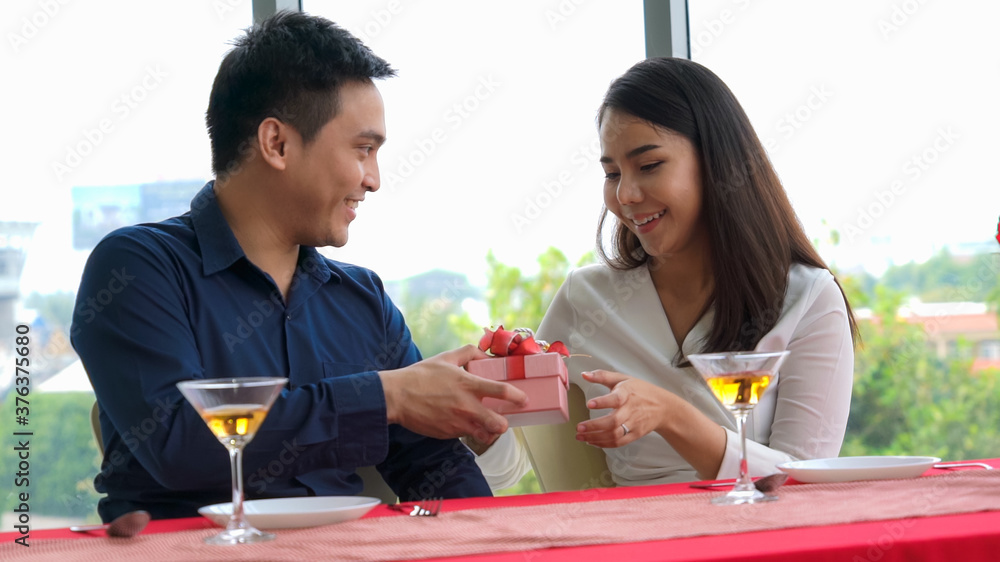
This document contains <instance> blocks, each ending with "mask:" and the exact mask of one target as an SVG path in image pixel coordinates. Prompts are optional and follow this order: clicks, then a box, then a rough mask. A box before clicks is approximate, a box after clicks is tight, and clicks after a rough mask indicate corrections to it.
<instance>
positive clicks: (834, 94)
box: [0, 0, 1000, 294]
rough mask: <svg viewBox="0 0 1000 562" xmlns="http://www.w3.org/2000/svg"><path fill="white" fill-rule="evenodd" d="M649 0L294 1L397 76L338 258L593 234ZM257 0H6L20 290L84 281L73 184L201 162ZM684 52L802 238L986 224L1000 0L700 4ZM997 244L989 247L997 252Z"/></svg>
mask: <svg viewBox="0 0 1000 562" xmlns="http://www.w3.org/2000/svg"><path fill="white" fill-rule="evenodd" d="M641 6H642V3H641V2H640V1H638V0H628V1H613V2H612V1H610V0H543V1H534V2H533V1H528V0H519V1H509V2H503V3H497V2H463V1H458V0H416V1H409V2H405V3H403V2H398V1H396V0H391V1H390V0H385V1H373V2H334V1H319V0H316V1H312V0H305V1H304V8H305V10H306V11H308V12H311V13H314V14H318V15H323V16H326V17H328V18H330V19H332V20H334V21H336V22H338V23H340V24H341V25H343V26H344V27H346V28H347V29H349V30H351V31H352V32H354V33H355V34H356V35H358V36H359V37H361V38H362V39H363V40H364V41H365V42H366V44H368V45H370V46H371V47H372V49H373V50H374V51H375V52H376V53H377V54H379V55H380V56H382V57H384V58H386V59H387V60H389V61H390V62H391V63H392V64H393V66H395V67H396V68H397V69H398V71H399V76H398V77H396V78H392V79H390V80H387V81H383V82H380V83H379V88H380V90H381V92H382V94H383V97H384V99H385V104H386V121H387V128H388V137H389V142H388V143H387V144H386V145H385V146H384V147H383V149H382V150H381V151H380V161H381V172H382V187H381V189H380V190H379V191H378V192H377V193H374V194H370V195H369V197H368V198H367V199H366V201H365V202H364V203H363V204H362V205H361V207H360V209H359V211H358V218H357V219H356V220H355V221H354V223H353V224H352V226H351V233H350V237H351V239H350V242H349V243H348V245H347V246H346V247H344V248H339V249H332V248H331V249H325V250H323V252H324V253H325V254H326V255H328V256H331V257H333V258H335V259H340V260H343V261H348V262H352V263H357V264H360V265H364V266H367V267H370V268H372V269H374V270H375V271H376V272H378V273H379V274H380V275H381V276H382V277H383V278H385V279H387V280H394V279H401V278H405V277H408V276H411V275H415V274H418V273H421V272H424V271H427V270H430V269H434V268H443V269H450V270H454V271H459V272H461V273H465V274H466V275H468V276H469V277H470V280H471V281H472V282H473V283H476V284H482V283H484V282H485V272H486V261H485V256H486V252H487V250H489V249H492V250H493V251H494V253H495V254H496V255H497V257H498V258H499V259H500V260H502V261H504V262H506V263H509V264H512V265H517V266H519V267H522V269H524V270H526V271H529V272H530V271H531V270H532V269H533V268H534V267H535V265H534V264H535V259H536V257H537V256H538V255H539V254H541V253H542V252H543V251H544V250H545V248H547V247H549V246H555V247H557V248H560V249H561V250H563V252H564V253H566V255H567V256H568V257H569V258H570V260H571V261H576V260H577V259H578V258H579V257H580V256H582V255H583V254H585V253H586V252H587V251H589V250H590V249H592V248H593V244H594V242H593V240H594V230H595V228H596V221H597V217H598V214H599V212H600V208H601V201H602V195H601V189H602V185H603V172H602V171H601V167H600V165H599V164H598V163H597V159H598V157H599V154H600V146H599V143H598V142H597V134H596V128H595V122H594V118H595V113H596V108H597V106H598V105H599V103H600V101H601V98H602V96H603V94H604V91H605V89H606V88H607V85H608V84H609V83H610V82H611V81H612V80H613V79H614V78H615V77H617V76H619V75H620V74H622V73H623V72H624V71H625V70H627V69H628V67H629V66H631V65H632V64H634V63H635V62H638V61H639V60H641V59H642V58H643V57H644V46H643V45H644V43H643V28H642V7H641ZM250 13H251V11H250V1H249V0H242V1H241V0H211V1H200V0H178V1H172V2H143V3H137V2H125V1H122V0H113V1H107V2H102V3H100V5H99V7H98V6H95V5H94V4H92V3H91V4H87V3H83V2H66V3H65V4H63V3H60V2H59V1H57V0H52V1H43V0H19V1H16V2H7V3H5V4H4V9H3V14H4V15H3V17H2V19H0V32H2V34H3V44H2V45H0V68H3V69H4V71H5V72H4V75H5V78H6V79H5V87H4V88H2V89H0V96H2V101H3V104H2V107H4V108H5V109H6V110H7V111H6V114H5V119H6V121H7V125H8V129H7V134H5V135H3V136H2V137H0V154H3V158H4V160H3V167H2V170H3V179H4V181H3V182H2V184H0V190H2V192H0V193H2V198H0V201H2V205H0V220H7V221H9V220H15V221H37V222H38V223H39V226H38V228H37V230H36V233H35V236H34V238H33V240H32V241H31V242H30V245H29V246H28V248H29V252H28V258H27V261H26V263H25V269H24V273H23V277H22V292H23V293H24V294H28V293H31V292H34V291H37V292H41V293H49V292H54V291H59V290H67V291H75V289H76V286H77V284H78V282H79V277H80V274H81V272H82V268H83V264H84V262H85V259H86V255H87V254H86V252H82V251H75V250H73V249H72V236H71V223H72V198H71V190H72V189H73V188H74V187H80V186H109V185H134V184H139V183H145V182H151V181H172V180H199V181H203V180H207V179H210V177H211V168H210V153H209V143H208V136H207V133H206V131H205V126H204V111H205V107H206V106H207V100H208V93H209V90H210V88H211V84H212V80H213V78H214V75H215V72H216V70H217V68H218V64H219V61H220V60H221V58H222V56H223V55H224V53H225V52H226V51H227V50H228V48H229V45H228V42H229V41H230V40H231V39H232V38H234V37H236V36H237V35H239V34H240V32H241V29H243V28H245V27H246V26H247V25H249V23H250V18H251V16H250ZM689 19H690V28H691V43H692V55H693V57H692V58H693V59H694V60H696V61H698V62H700V63H702V64H704V65H706V66H708V67H709V68H710V69H712V70H713V71H714V72H715V73H716V74H718V75H719V76H720V77H721V78H722V79H723V80H724V81H725V82H726V83H727V84H728V85H729V86H730V88H731V89H732V90H733V92H734V93H735V94H736V96H737V98H738V99H739V100H740V102H741V104H742V105H743V107H744V109H745V110H746V111H747V113H748V115H749V116H750V119H751V122H752V123H753V125H754V127H755V129H756V130H757V133H758V135H759V136H760V138H761V140H762V141H763V142H764V144H765V146H766V147H767V149H768V153H769V156H770V158H771V160H772V162H773V164H774V166H775V169H776V170H777V172H778V174H779V177H780V178H781V180H782V182H783V184H784V186H785V189H786V191H787V192H788V194H789V197H790V198H791V200H792V203H793V205H794V207H795V209H796V211H797V213H798V215H799V217H800V220H801V221H802V223H803V225H804V227H805V228H806V230H807V233H809V235H810V236H811V237H814V238H817V239H825V238H827V236H828V233H829V231H830V229H836V230H838V231H839V232H840V235H841V242H840V245H839V246H836V247H833V246H832V245H830V244H828V243H823V244H822V245H821V251H822V253H823V255H824V257H825V258H826V259H827V260H828V261H833V262H834V263H836V264H837V265H838V266H840V267H843V268H850V267H858V266H863V267H866V268H868V269H870V270H872V271H874V272H876V273H877V272H879V271H881V270H882V269H884V268H885V267H886V265H887V264H889V263H892V262H895V263H904V262H906V261H910V260H914V259H916V260H922V259H926V258H927V257H929V256H930V255H931V253H933V252H934V251H936V250H937V249H939V248H940V247H942V246H943V245H945V244H959V243H967V244H968V243H975V242H983V243H985V242H987V241H989V240H991V239H992V236H993V234H994V233H995V232H996V224H997V219H998V215H1000V189H998V186H997V180H996V179H995V176H996V174H995V173H994V172H995V170H994V167H995V165H994V164H993V163H992V162H994V161H996V154H997V153H998V151H1000V150H998V149H1000V140H998V138H997V135H996V131H998V130H1000V110H998V109H997V103H996V93H997V92H998V91H1000V35H998V34H997V33H996V30H995V22H996V21H1000V2H995V1H992V0H979V1H976V0H952V1H949V2H942V1H937V2H932V1H928V0H925V1H923V2H920V1H918V0H878V1H875V0H843V1H840V2H836V3H828V2H801V1H796V0H769V1H767V2H764V1H759V0H758V1H755V0H691V1H690V14H689ZM994 249H995V248H994Z"/></svg>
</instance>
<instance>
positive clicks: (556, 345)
mask: <svg viewBox="0 0 1000 562" xmlns="http://www.w3.org/2000/svg"><path fill="white" fill-rule="evenodd" d="M483 331H484V332H486V333H485V334H483V337H482V338H481V339H480V340H479V349H480V350H482V351H489V352H490V353H492V354H493V355H494V356H495V357H506V356H508V355H535V354H536V353H558V354H559V355H562V356H564V357H568V356H569V349H567V348H566V346H565V345H563V343H562V342H558V341H557V342H552V343H551V344H549V343H546V342H544V341H535V336H534V335H532V333H531V330H524V331H520V330H513V331H511V330H504V329H503V325H502V324H501V325H500V326H498V327H497V329H496V331H495V332H494V331H493V330H490V329H489V328H483ZM525 333H527V336H525Z"/></svg>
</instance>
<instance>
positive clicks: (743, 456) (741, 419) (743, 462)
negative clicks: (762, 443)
mask: <svg viewBox="0 0 1000 562" xmlns="http://www.w3.org/2000/svg"><path fill="white" fill-rule="evenodd" d="M748 413H749V411H748V410H737V411H736V430H737V431H738V432H739V434H740V477H739V479H737V480H736V486H734V487H733V491H734V492H753V491H754V490H755V488H754V485H753V480H751V479H750V472H749V471H748V470H747V414H748Z"/></svg>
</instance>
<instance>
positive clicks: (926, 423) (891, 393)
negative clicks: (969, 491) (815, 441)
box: [841, 286, 1000, 459]
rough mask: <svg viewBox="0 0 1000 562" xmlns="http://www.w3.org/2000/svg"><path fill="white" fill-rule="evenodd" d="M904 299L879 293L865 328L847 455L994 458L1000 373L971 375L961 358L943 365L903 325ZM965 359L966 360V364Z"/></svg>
mask: <svg viewBox="0 0 1000 562" xmlns="http://www.w3.org/2000/svg"><path fill="white" fill-rule="evenodd" d="M902 298H903V297H902V293H900V292H898V291H893V290H891V289H887V288H885V287H883V286H878V287H876V291H875V299H874V301H873V319H872V320H870V321H864V322H862V323H861V330H862V338H863V340H864V346H863V347H861V348H860V349H858V350H857V353H856V355H855V371H854V394H853V398H852V402H851V413H850V418H849V420H848V427H847V435H846V437H845V440H844V447H843V449H842V450H841V454H842V455H845V456H849V455H914V454H924V455H934V456H939V457H941V458H946V459H968V458H983V457H992V456H995V453H996V451H997V450H998V449H1000V408H997V407H996V400H997V397H998V396H1000V373H998V372H997V371H996V370H986V371H980V372H978V373H972V372H971V367H972V359H971V358H968V357H967V356H968V354H967V353H963V352H962V350H959V353H957V354H956V357H955V358H952V359H948V360H941V359H938V358H937V357H936V356H935V354H934V352H933V351H932V349H931V348H930V346H929V345H928V343H927V337H926V335H925V334H924V332H923V329H922V328H921V327H920V326H918V325H913V324H908V323H906V322H905V321H902V320H900V319H898V318H897V315H896V311H897V310H898V308H899V305H900V304H901V302H902ZM963 357H965V358H963Z"/></svg>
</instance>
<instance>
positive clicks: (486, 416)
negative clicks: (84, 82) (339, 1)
mask: <svg viewBox="0 0 1000 562" xmlns="http://www.w3.org/2000/svg"><path fill="white" fill-rule="evenodd" d="M394 72H395V71H394V70H393V69H392V68H391V67H390V66H389V64H388V63H386V62H385V61H384V60H382V59H380V58H378V57H377V56H375V55H374V54H373V53H372V52H371V51H370V50H369V49H368V48H367V47H365V46H363V45H362V44H361V43H360V41H358V40H357V39H356V38H354V37H353V36H351V35H350V34H349V33H347V32H346V31H344V30H342V29H340V28H338V27H337V26H335V25H334V24H332V23H331V22H329V21H327V20H325V19H322V18H317V17H311V16H307V15H304V14H299V13H279V14H277V15H276V16H274V17H272V18H270V19H269V20H267V21H265V22H263V23H262V24H260V25H258V26H255V27H253V28H252V29H250V30H248V32H247V34H246V36H245V37H242V38H240V39H239V40H238V41H237V43H236V44H235V48H234V49H233V50H232V51H231V52H230V53H229V54H227V55H226V57H225V59H224V60H223V62H222V64H221V66H220V68H219V72H218V75H217V76H216V79H215V83H214V85H213V86H212V93H211V96H210V101H209V107H208V112H207V122H208V130H209V136H210V138H211V141H212V166H213V169H214V171H215V175H216V180H215V181H214V182H209V183H208V185H206V186H205V188H204V189H203V190H202V191H201V192H200V193H199V194H198V195H197V196H196V197H195V198H194V200H193V201H192V203H191V211H190V212H188V213H186V214H184V215H182V216H180V217H175V218H172V219H169V220H166V221H164V222H161V223H157V224H146V225H138V226H133V227H126V228H123V229H120V230H118V231H115V232H114V233H112V234H110V235H109V236H108V237H106V238H105V239H104V240H103V241H102V242H101V243H100V244H99V245H98V246H97V248H95V249H94V252H93V254H92V255H91V257H90V259H89V260H88V263H87V267H86V270H85V271H84V274H83V280H82V282H81V285H80V291H79V295H78V299H77V307H76V310H75V314H74V321H73V324H74V325H73V330H72V333H73V338H72V341H73V345H74V347H75V348H76V350H77V352H78V353H79V355H80V357H81V359H82V360H83V362H84V365H85V366H86V368H87V372H88V374H89V376H90V379H91V382H92V383H93V385H94V390H95V391H96V393H97V399H98V404H99V406H100V409H101V429H102V431H103V434H104V446H105V456H104V461H103V463H102V466H101V473H100V474H99V475H98V476H97V478H96V480H95V486H96V488H97V490H98V491H99V492H104V493H106V494H107V497H105V498H103V499H101V501H100V504H99V508H98V510H99V512H100V515H101V517H102V519H104V520H105V521H108V520H111V519H113V518H114V517H116V516H118V515H121V514H122V513H125V512H127V511H131V510H134V509H145V510H147V511H149V512H150V513H151V514H152V515H153V517H154V518H164V517H185V516H193V515H196V514H197V508H198V507H200V506H203V505H207V504H212V503H217V502H223V501H228V500H229V499H230V498H229V496H230V488H229V483H230V473H229V459H228V458H227V455H226V454H225V450H224V449H223V448H222V447H221V446H220V444H219V443H218V441H217V440H216V439H215V438H214V437H213V436H212V435H211V433H210V432H209V430H208V428H207V426H206V425H205V424H204V422H203V421H202V420H201V419H200V418H199V417H198V415H197V413H195V411H194V409H193V408H191V406H190V405H188V404H187V403H186V402H185V401H184V399H183V398H182V397H181V395H180V393H179V391H178V390H177V388H176V383H177V382H179V381H182V380H188V379H197V378H216V377H248V376H285V377H288V379H289V383H288V386H287V388H286V389H285V390H284V391H283V392H282V395H281V396H280V397H279V398H278V400H277V401H276V402H275V404H274V405H273V407H272V408H271V411H270V413H269V414H268V416H267V419H266V420H265V422H264V424H263V426H262V427H261V429H260V430H259V432H258V433H257V436H256V438H255V439H254V441H253V442H252V443H251V444H250V445H249V446H248V447H247V449H246V451H245V455H244V460H243V464H244V477H245V481H246V495H247V497H248V498H251V499H252V498H262V497H288V496H306V495H347V494H356V493H358V492H360V491H361V481H360V478H359V477H358V476H356V475H355V473H354V469H355V468H356V467H359V466H367V465H373V464H374V465H376V466H377V468H378V469H379V471H380V472H381V474H382V476H383V478H384V479H385V480H386V482H387V483H388V484H389V485H390V486H391V487H392V488H393V490H394V491H395V492H396V493H397V494H398V495H399V496H400V497H401V498H403V499H407V500H412V499H418V498H419V497H420V496H427V495H435V496H444V497H458V496H472V495H487V494H489V493H490V491H489V487H488V486H487V485H486V483H485V481H484V480H483V478H482V475H481V473H480V472H479V469H478V468H477V467H476V464H475V461H474V460H473V458H472V456H471V454H470V453H469V452H468V450H467V449H466V448H465V447H464V445H462V444H461V443H460V442H459V441H458V440H456V439H454V438H455V437H457V436H459V435H466V434H478V435H486V436H489V435H494V434H497V433H501V432H503V431H504V430H505V429H506V421H505V420H504V418H503V417H502V416H499V415H498V414H496V413H494V412H491V411H489V410H486V409H485V408H484V407H483V406H482V403H481V399H482V398H483V397H484V396H493V397H498V398H502V399H507V400H511V401H513V402H515V403H518V404H521V403H523V402H524V400H525V396H524V394H523V393H522V392H520V391H519V390H517V389H515V388H513V387H512V386H509V385H506V384H504V383H499V382H494V381H487V380H483V379H479V378H478V377H474V376H471V375H468V374H467V373H466V372H465V371H464V370H463V369H462V368H461V366H462V365H464V364H465V363H467V362H468V361H470V360H472V359H476V358H481V357H483V354H482V353H481V352H479V351H478V350H477V349H475V348H474V347H472V346H467V347H464V348H461V349H458V350H454V351H450V352H447V353H443V354H441V355H438V356H436V357H432V358H430V359H426V360H421V357H420V354H419V351H418V350H417V348H416V347H415V346H414V344H413V342H412V341H411V339H410V334H409V330H408V329H407V327H406V324H405V322H404V320H403V317H402V315H401V314H400V312H399V311H398V310H397V309H396V307H395V306H394V305H393V304H392V302H391V301H390V300H389V298H388V297H387V296H386V294H385V291H384V289H383V287H382V283H381V281H380V280H379V278H378V277H377V276H376V275H375V274H374V273H372V272H371V271H368V270H366V269H363V268H360V267H356V266H352V265H348V264H344V263H339V262H336V261H333V260H330V259H327V258H325V257H323V256H322V255H320V254H319V253H318V252H317V251H316V250H315V247H317V246H327V245H332V246H338V247H339V246H343V245H344V244H345V243H346V242H347V231H348V226H349V225H350V223H351V221H352V220H354V218H355V215H356V213H357V211H358V207H359V204H360V203H361V202H362V201H364V199H365V196H366V195H367V194H369V193H372V192H374V191H376V190H377V189H378V187H379V171H378V166H377V164H376V156H377V153H378V150H379V147H380V146H381V145H382V143H383V142H384V141H385V135H386V133H385V120H384V114H383V106H382V99H381V96H380V95H379V92H378V90H377V89H376V87H375V85H374V84H373V82H372V80H373V79H378V78H384V77H388V76H392V75H393V74H394Z"/></svg>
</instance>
